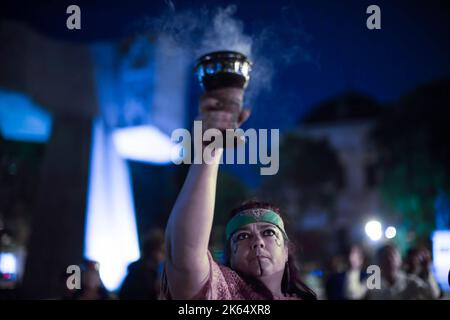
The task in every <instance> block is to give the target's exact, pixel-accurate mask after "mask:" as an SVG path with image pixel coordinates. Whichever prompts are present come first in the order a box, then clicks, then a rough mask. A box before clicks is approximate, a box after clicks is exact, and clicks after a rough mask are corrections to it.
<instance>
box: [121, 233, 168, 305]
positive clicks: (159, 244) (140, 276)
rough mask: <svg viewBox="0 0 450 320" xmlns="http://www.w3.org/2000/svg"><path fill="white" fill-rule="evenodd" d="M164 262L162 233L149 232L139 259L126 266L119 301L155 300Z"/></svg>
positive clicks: (158, 290) (145, 237)
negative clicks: (125, 274)
mask: <svg viewBox="0 0 450 320" xmlns="http://www.w3.org/2000/svg"><path fill="white" fill-rule="evenodd" d="M163 262H164V231H163V230H161V229H158V228H157V229H152V230H150V231H149V232H148V233H147V234H146V235H145V236H144V239H143V243H142V252H141V258H140V259H139V260H137V261H135V262H133V263H131V264H130V265H129V266H128V274H127V276H126V278H125V280H124V281H123V283H122V286H121V288H120V291H119V298H120V299H121V300H156V299H158V296H159V292H160V284H161V282H160V278H161V268H162V263H163Z"/></svg>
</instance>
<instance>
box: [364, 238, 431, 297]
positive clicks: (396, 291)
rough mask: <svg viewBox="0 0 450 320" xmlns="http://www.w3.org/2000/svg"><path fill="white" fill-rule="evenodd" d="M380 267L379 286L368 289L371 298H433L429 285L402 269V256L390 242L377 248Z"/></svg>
mask: <svg viewBox="0 0 450 320" xmlns="http://www.w3.org/2000/svg"><path fill="white" fill-rule="evenodd" d="M377 257H378V262H379V265H380V268H381V288H380V289H372V290H369V299H371V300H427V299H434V295H433V292H432V289H431V288H430V286H429V285H428V284H427V283H426V282H425V281H423V280H422V279H421V278H420V277H418V276H417V275H415V274H407V273H406V272H404V271H402V269H401V266H402V258H401V255H400V252H399V251H398V249H397V248H396V247H395V246H394V245H391V244H387V245H384V246H383V247H381V248H380V249H379V250H378V253H377Z"/></svg>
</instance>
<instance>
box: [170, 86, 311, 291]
mask: <svg viewBox="0 0 450 320" xmlns="http://www.w3.org/2000/svg"><path fill="white" fill-rule="evenodd" d="M242 96H243V92H242V90H240V89H235V88H227V89H220V90H215V91H214V92H209V93H207V94H205V95H204V96H203V97H202V98H201V99H200V111H201V120H202V121H203V128H204V130H206V129H209V128H216V129H219V130H225V129H233V128H236V127H239V126H240V125H241V124H242V123H243V122H244V121H245V120H246V119H247V118H248V117H249V115H250V112H249V111H248V110H246V109H243V110H242V111H241V112H240V114H239V117H238V121H237V123H236V122H234V121H233V115H232V114H231V113H230V112H227V111H222V110H231V109H232V108H227V106H226V105H227V104H234V103H239V104H241V101H242ZM222 153H223V150H222V149H217V150H215V152H214V153H213V158H214V159H213V160H214V161H212V164H206V163H203V164H193V165H192V166H191V167H190V169H189V172H188V175H187V177H186V181H185V183H184V185H183V188H182V189H181V192H180V194H179V196H178V198H177V201H176V203H175V205H174V208H173V210H172V212H171V215H170V217H169V221H168V224H167V228H166V244H167V247H166V249H167V252H166V259H167V260H166V264H165V270H164V277H163V294H164V297H165V298H173V299H233V300H234V299H252V300H253V299H315V294H314V293H313V292H312V291H311V290H310V289H309V288H308V287H307V286H306V285H304V284H303V283H302V282H301V281H300V280H299V279H298V272H297V269H296V268H295V266H294V260H293V258H292V252H290V250H289V247H290V242H289V238H288V236H287V234H286V232H285V228H284V223H283V220H282V218H281V216H280V214H279V210H278V209H277V208H275V207H273V206H271V205H270V204H267V203H260V202H249V203H246V204H244V205H243V206H241V207H239V208H236V209H235V210H233V212H232V218H231V219H230V221H229V222H228V224H227V226H226V232H225V233H226V240H227V251H226V265H224V266H221V265H219V264H217V263H216V262H215V261H214V260H213V259H212V256H211V254H210V252H209V251H208V242H209V237H210V234H211V228H212V222H213V214H214V201H215V192H216V182H217V173H218V168H219V164H218V163H219V160H220V157H221V156H222ZM209 163H211V162H209Z"/></svg>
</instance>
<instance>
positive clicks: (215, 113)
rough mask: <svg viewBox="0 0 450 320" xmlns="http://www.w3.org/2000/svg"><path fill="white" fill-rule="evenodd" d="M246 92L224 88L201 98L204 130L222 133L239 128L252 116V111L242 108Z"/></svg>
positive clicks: (207, 93) (201, 115) (199, 118)
mask: <svg viewBox="0 0 450 320" xmlns="http://www.w3.org/2000/svg"><path fill="white" fill-rule="evenodd" d="M243 96H244V91H243V90H242V89H238V88H224V89H218V90H214V91H209V92H206V93H205V94H203V96H202V97H201V98H200V104H199V105H200V106H199V109H200V115H199V117H198V120H202V121H203V123H202V125H203V130H207V129H211V128H215V129H219V130H221V131H224V130H226V129H236V128H239V127H240V126H241V125H242V124H243V123H244V122H245V121H246V120H247V119H248V117H249V116H250V110H249V109H244V108H243V107H242V102H243Z"/></svg>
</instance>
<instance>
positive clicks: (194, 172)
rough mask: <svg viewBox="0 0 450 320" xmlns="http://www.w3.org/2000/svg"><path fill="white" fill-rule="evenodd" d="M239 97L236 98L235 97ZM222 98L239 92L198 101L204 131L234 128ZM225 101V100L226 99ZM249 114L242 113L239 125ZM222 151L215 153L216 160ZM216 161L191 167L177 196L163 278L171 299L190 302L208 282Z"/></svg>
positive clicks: (231, 90) (169, 232)
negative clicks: (222, 107)
mask: <svg viewBox="0 0 450 320" xmlns="http://www.w3.org/2000/svg"><path fill="white" fill-rule="evenodd" d="M237 94H238V95H240V96H237V97H236V96H235V95H237ZM224 95H226V96H227V97H229V98H233V97H234V98H239V99H240V101H241V99H242V98H241V97H242V91H240V92H239V91H236V89H226V90H225V91H222V92H220V94H219V95H214V94H208V95H205V96H203V97H202V98H201V100H200V110H201V117H200V118H201V120H202V121H203V129H204V130H206V129H208V128H217V129H227V128H233V127H235V126H236V123H233V119H232V118H233V117H232V115H231V113H229V112H226V111H220V110H223V109H220V107H219V106H220V103H221V102H223V101H224V99H223V98H224ZM225 100H227V99H225ZM248 116H249V112H248V111H247V110H244V111H242V112H241V114H240V117H239V119H238V122H239V123H238V125H240V124H241V123H242V122H243V121H245V120H246V119H247V118H248ZM222 153H223V149H218V150H216V152H215V154H214V157H215V160H219V159H220V157H221V156H222ZM218 162H219V161H214V164H205V163H203V164H192V165H191V167H190V168H189V172H188V175H187V177H186V180H185V182H184V185H183V187H182V189H181V191H180V194H179V195H178V198H177V200H176V202H175V205H174V207H173V209H172V212H171V214H170V217H169V221H168V223H167V227H166V244H167V260H166V267H165V271H166V275H167V281H168V286H169V290H170V293H171V295H172V297H173V298H174V299H191V298H193V297H195V296H196V294H197V293H199V291H200V290H201V289H202V287H203V286H204V285H205V283H206V281H207V280H208V276H209V262H208V256H207V252H208V243H209V237H210V234H211V228H212V223H213V216H214V203H215V196H216V183H217V174H218V169H219V164H218Z"/></svg>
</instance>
